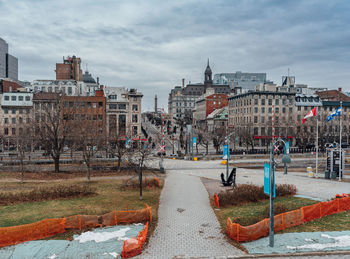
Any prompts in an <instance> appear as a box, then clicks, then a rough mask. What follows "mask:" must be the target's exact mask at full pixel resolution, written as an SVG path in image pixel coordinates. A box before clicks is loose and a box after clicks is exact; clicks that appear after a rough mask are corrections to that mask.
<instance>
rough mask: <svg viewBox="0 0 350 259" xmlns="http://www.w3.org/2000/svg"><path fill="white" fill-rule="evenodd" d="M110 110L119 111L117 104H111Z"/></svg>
mask: <svg viewBox="0 0 350 259" xmlns="http://www.w3.org/2000/svg"><path fill="white" fill-rule="evenodd" d="M109 109H110V110H116V109H117V104H115V103H111V104H109Z"/></svg>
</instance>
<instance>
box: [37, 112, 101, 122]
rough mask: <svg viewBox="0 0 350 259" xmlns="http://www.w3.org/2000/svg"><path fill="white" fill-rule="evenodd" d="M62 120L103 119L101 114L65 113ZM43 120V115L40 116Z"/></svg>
mask: <svg viewBox="0 0 350 259" xmlns="http://www.w3.org/2000/svg"><path fill="white" fill-rule="evenodd" d="M63 119H64V120H94V121H96V120H99V121H102V120H103V115H102V114H98V115H97V114H65V115H63ZM42 120H43V116H42ZM44 120H45V119H44Z"/></svg>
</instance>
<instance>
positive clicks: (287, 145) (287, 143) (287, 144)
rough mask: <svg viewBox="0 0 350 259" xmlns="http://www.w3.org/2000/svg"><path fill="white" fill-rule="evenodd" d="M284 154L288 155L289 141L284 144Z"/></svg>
mask: <svg viewBox="0 0 350 259" xmlns="http://www.w3.org/2000/svg"><path fill="white" fill-rule="evenodd" d="M286 154H289V141H287V142H286Z"/></svg>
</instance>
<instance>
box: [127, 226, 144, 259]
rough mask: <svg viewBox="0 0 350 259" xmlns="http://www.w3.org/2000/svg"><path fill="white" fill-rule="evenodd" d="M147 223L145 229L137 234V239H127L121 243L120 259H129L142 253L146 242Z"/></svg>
mask: <svg viewBox="0 0 350 259" xmlns="http://www.w3.org/2000/svg"><path fill="white" fill-rule="evenodd" d="M147 232H148V222H147V223H146V226H145V228H144V229H143V230H142V231H140V232H139V235H138V237H133V238H129V239H127V240H125V241H124V243H123V251H122V258H130V257H133V256H136V255H139V254H141V253H142V247H143V245H144V244H145V242H146V238H147Z"/></svg>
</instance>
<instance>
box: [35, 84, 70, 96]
mask: <svg viewBox="0 0 350 259" xmlns="http://www.w3.org/2000/svg"><path fill="white" fill-rule="evenodd" d="M53 90H54V91H55V93H59V92H62V93H64V94H65V93H66V87H65V86H62V87H59V86H55V87H54V88H52V86H48V87H47V92H49V93H52V92H53ZM37 91H42V92H46V87H45V86H42V87H41V88H40V87H38V86H34V92H37ZM72 93H73V92H72V87H68V88H67V94H68V95H71V94H72Z"/></svg>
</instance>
